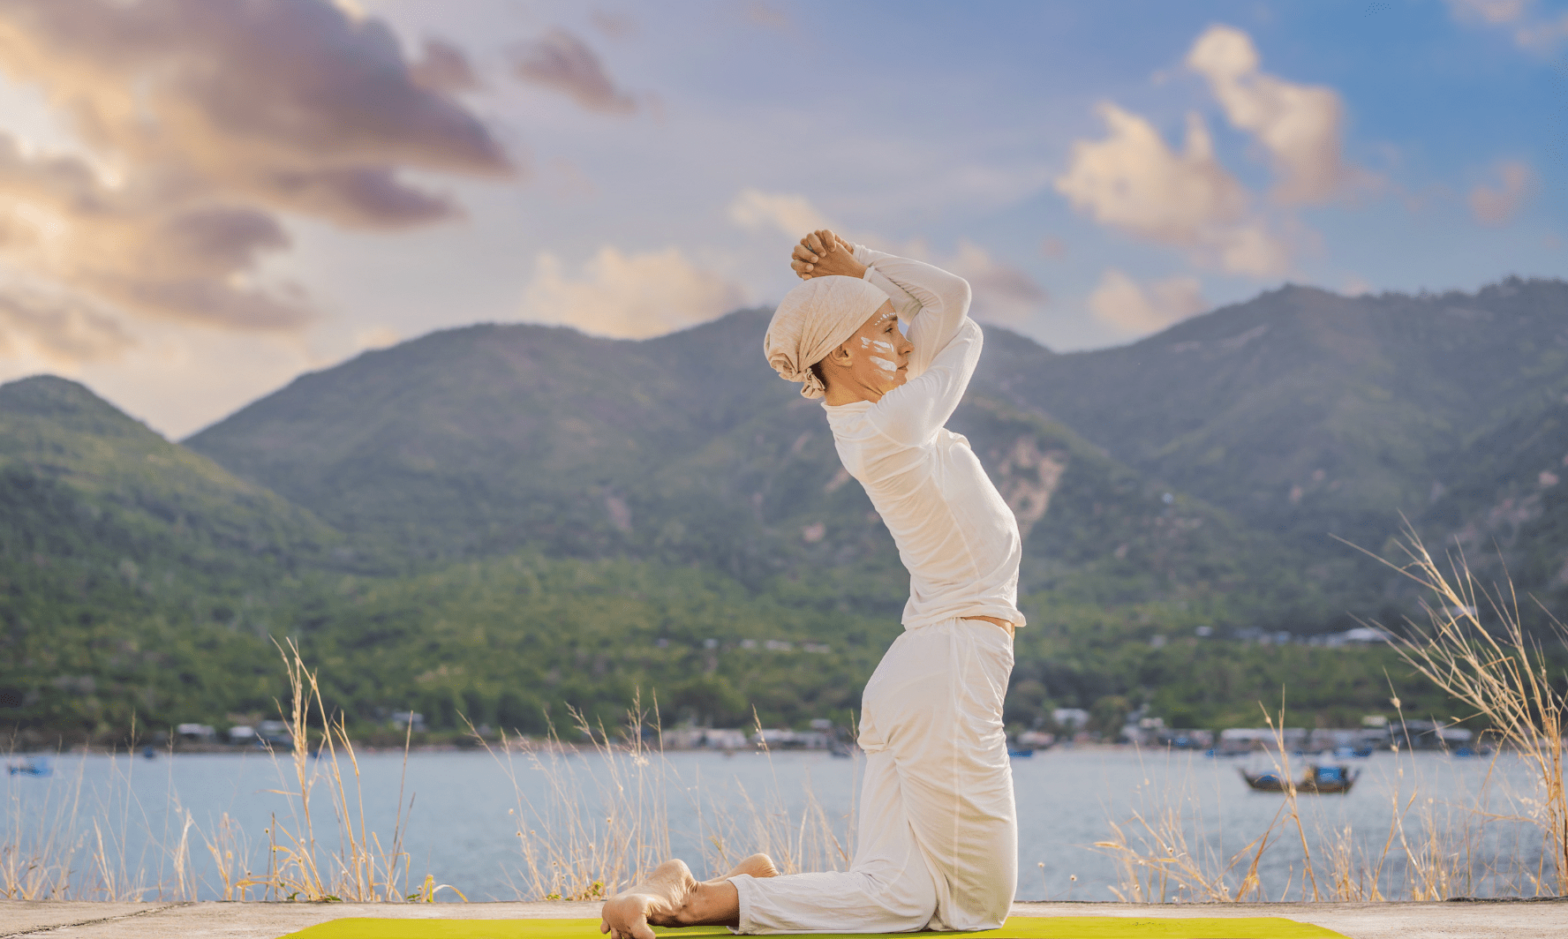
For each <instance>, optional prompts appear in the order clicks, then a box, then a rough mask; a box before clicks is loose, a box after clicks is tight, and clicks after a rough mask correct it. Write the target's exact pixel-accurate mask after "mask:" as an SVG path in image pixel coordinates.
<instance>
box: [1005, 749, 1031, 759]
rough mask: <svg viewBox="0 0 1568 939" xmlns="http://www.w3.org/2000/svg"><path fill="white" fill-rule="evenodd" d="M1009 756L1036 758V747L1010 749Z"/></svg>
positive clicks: (1008, 750)
mask: <svg viewBox="0 0 1568 939" xmlns="http://www.w3.org/2000/svg"><path fill="white" fill-rule="evenodd" d="M1007 755H1008V756H1019V757H1022V756H1034V747H1008V748H1007Z"/></svg>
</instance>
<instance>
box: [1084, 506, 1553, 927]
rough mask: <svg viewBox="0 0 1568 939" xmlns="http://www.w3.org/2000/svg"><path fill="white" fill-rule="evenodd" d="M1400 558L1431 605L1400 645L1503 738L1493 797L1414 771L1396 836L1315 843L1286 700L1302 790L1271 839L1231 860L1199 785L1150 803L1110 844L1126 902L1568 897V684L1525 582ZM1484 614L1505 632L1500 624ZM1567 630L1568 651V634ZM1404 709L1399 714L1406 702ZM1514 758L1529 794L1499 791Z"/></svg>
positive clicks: (1413, 548)
mask: <svg viewBox="0 0 1568 939" xmlns="http://www.w3.org/2000/svg"><path fill="white" fill-rule="evenodd" d="M1399 545H1400V547H1401V548H1402V549H1403V552H1404V554H1405V559H1406V561H1405V563H1403V564H1401V565H1391V566H1394V567H1395V568H1396V569H1397V570H1399V571H1400V572H1401V573H1403V574H1405V575H1406V576H1408V577H1411V578H1412V579H1413V580H1415V581H1416V582H1417V583H1419V584H1421V585H1422V586H1423V587H1425V588H1426V589H1427V591H1428V592H1429V594H1430V597H1429V599H1426V600H1423V608H1424V610H1425V612H1426V614H1427V619H1428V623H1427V624H1426V625H1418V624H1416V623H1415V622H1413V621H1407V623H1406V629H1405V630H1403V631H1402V632H1400V633H1397V634H1392V635H1391V639H1390V642H1391V643H1392V644H1393V646H1394V648H1395V649H1396V651H1398V653H1399V654H1400V656H1401V657H1402V658H1403V659H1404V660H1405V661H1406V662H1407V663H1409V664H1410V666H1411V667H1412V668H1413V669H1415V671H1416V672H1417V673H1419V674H1420V675H1422V676H1423V677H1425V678H1426V679H1427V680H1429V681H1431V682H1432V683H1433V684H1434V685H1436V686H1437V687H1438V688H1439V689H1441V690H1442V691H1444V692H1445V693H1447V694H1448V695H1449V696H1450V697H1452V698H1454V699H1456V700H1458V701H1461V702H1463V703H1464V704H1466V705H1468V706H1469V707H1470V708H1471V709H1473V712H1474V713H1473V714H1472V715H1471V717H1472V718H1478V719H1480V720H1484V721H1485V722H1486V723H1487V725H1488V726H1489V730H1488V731H1487V735H1488V736H1489V737H1490V739H1491V740H1492V741H1493V742H1495V743H1496V744H1497V745H1498V746H1497V749H1496V752H1495V754H1494V756H1493V758H1492V760H1493V762H1492V763H1491V765H1490V766H1489V767H1488V772H1487V774H1486V776H1485V778H1484V779H1483V781H1482V783H1481V787H1480V790H1479V791H1477V792H1475V793H1472V794H1470V797H1469V799H1468V800H1467V801H1465V802H1462V803H1438V802H1437V801H1436V800H1435V799H1434V798H1432V797H1426V798H1423V797H1422V794H1421V784H1420V781H1419V779H1417V778H1415V777H1414V775H1413V774H1412V776H1411V777H1410V778H1408V779H1407V777H1406V775H1405V765H1404V763H1403V762H1401V763H1399V764H1397V769H1396V778H1395V787H1394V789H1393V791H1392V792H1391V794H1390V803H1391V804H1390V816H1389V827H1388V830H1387V831H1386V832H1381V833H1372V834H1370V835H1369V836H1368V837H1367V838H1361V837H1358V835H1357V833H1356V832H1355V831H1354V830H1353V828H1352V826H1351V825H1350V824H1349V823H1346V824H1343V825H1340V826H1337V827H1333V828H1327V829H1326V828H1324V827H1323V825H1322V822H1321V820H1319V821H1317V822H1315V823H1313V824H1312V825H1311V826H1310V828H1311V830H1309V825H1308V823H1307V822H1306V820H1305V819H1304V818H1303V815H1302V812H1301V803H1300V799H1299V795H1300V794H1299V793H1298V792H1297V789H1296V784H1295V775H1296V774H1295V771H1294V770H1293V768H1292V766H1291V759H1290V751H1289V749H1288V748H1287V747H1286V745H1285V739H1284V720H1283V715H1284V708H1283V703H1282V705H1281V710H1280V712H1279V714H1278V719H1276V715H1272V714H1269V712H1268V711H1267V709H1264V718H1265V721H1266V722H1267V724H1268V725H1269V726H1270V728H1272V729H1273V730H1274V743H1275V747H1274V749H1273V750H1272V751H1271V754H1272V758H1273V761H1274V769H1275V772H1276V773H1278V774H1279V776H1280V777H1281V778H1282V779H1284V780H1285V781H1286V788H1285V792H1284V793H1283V797H1282V801H1281V804H1280V809H1279V811H1278V812H1276V813H1275V815H1274V817H1273V819H1272V820H1271V821H1270V822H1269V824H1268V825H1267V826H1266V827H1265V829H1264V830H1263V832H1262V833H1260V834H1259V835H1257V837H1255V838H1254V839H1253V840H1252V841H1250V842H1249V843H1248V844H1247V845H1246V846H1245V847H1243V848H1241V849H1240V850H1238V851H1234V852H1232V853H1229V854H1226V853H1225V852H1224V851H1223V850H1221V848H1220V847H1219V841H1218V839H1216V838H1214V837H1212V836H1211V833H1210V832H1209V831H1208V829H1207V827H1206V826H1205V824H1204V820H1203V816H1202V811H1201V805H1200V804H1199V802H1198V800H1196V799H1195V798H1193V797H1192V795H1191V793H1190V792H1188V791H1186V789H1185V788H1182V789H1178V790H1176V791H1169V790H1167V791H1163V792H1158V793H1151V792H1144V793H1141V795H1142V804H1141V805H1140V806H1138V807H1136V808H1134V809H1133V810H1132V811H1131V812H1130V814H1129V815H1128V816H1127V817H1126V818H1124V819H1122V820H1120V821H1118V820H1116V819H1115V818H1112V819H1110V820H1109V824H1110V828H1111V837H1109V838H1107V839H1105V840H1103V841H1100V842H1097V843H1096V844H1095V847H1096V848H1097V849H1099V850H1100V851H1101V852H1102V853H1105V854H1106V855H1108V856H1109V857H1111V858H1112V860H1113V861H1114V862H1115V863H1116V865H1117V870H1118V883H1117V885H1116V886H1115V887H1113V890H1114V892H1115V893H1116V895H1117V896H1118V897H1121V898H1122V899H1125V900H1128V901H1131V902H1166V901H1168V900H1201V901H1241V900H1249V899H1258V900H1262V899H1281V900H1283V899H1287V898H1290V897H1289V896H1288V895H1289V893H1290V884H1291V883H1292V882H1293V883H1294V884H1295V886H1296V890H1297V895H1296V896H1295V897H1294V899H1301V900H1309V901H1316V900H1335V901H1358V902H1367V901H1379V900H1391V899H1401V900H1446V899H1450V898H1453V897H1460V896H1474V895H1476V894H1477V893H1481V892H1487V891H1490V892H1492V893H1494V894H1495V893H1508V894H1514V895H1531V896H1564V895H1568V803H1565V796H1564V788H1563V747H1564V739H1563V733H1564V730H1565V727H1564V715H1565V711H1568V697H1565V692H1564V691H1563V690H1561V686H1560V685H1554V684H1553V683H1552V680H1551V675H1550V673H1549V671H1548V666H1547V663H1546V658H1545V656H1544V654H1543V650H1542V647H1541V645H1540V643H1539V642H1538V641H1536V640H1534V639H1532V638H1531V637H1529V636H1527V635H1526V633H1525V631H1524V628H1523V625H1522V621H1521V618H1520V616H1519V608H1518V599H1517V596H1516V595H1515V593H1514V590H1513V587H1512V585H1511V584H1505V586H1504V587H1502V588H1500V589H1492V590H1488V589H1486V588H1485V587H1483V586H1481V585H1480V584H1478V583H1477V581H1476V579H1475V577H1474V576H1473V575H1472V573H1471V572H1470V570H1469V568H1468V567H1467V566H1466V565H1465V563H1464V559H1463V557H1462V556H1461V557H1459V558H1457V559H1456V560H1455V561H1454V562H1453V563H1452V564H1451V568H1450V572H1449V573H1448V574H1446V575H1445V573H1444V571H1443V570H1442V568H1441V567H1440V566H1439V565H1438V563H1437V562H1436V561H1435V560H1434V559H1433V558H1432V556H1431V554H1430V553H1428V551H1427V549H1426V548H1425V546H1424V545H1422V543H1421V540H1420V538H1419V537H1418V536H1417V535H1416V533H1415V532H1414V530H1413V529H1410V528H1408V527H1407V529H1406V531H1405V537H1404V539H1403V540H1402V541H1401V542H1400V543H1399ZM1548 616H1549V617H1550V614H1548ZM1483 617H1485V618H1486V619H1489V620H1494V621H1495V624H1494V625H1490V626H1489V625H1487V623H1486V622H1485V621H1484V620H1483ZM1551 622H1552V624H1553V626H1554V627H1555V628H1556V629H1557V631H1558V634H1559V636H1560V637H1562V638H1564V639H1568V632H1564V630H1563V628H1562V626H1561V623H1560V622H1559V621H1558V620H1556V619H1555V618H1553V619H1551ZM1392 703H1393V704H1394V707H1395V709H1396V710H1397V709H1398V708H1399V698H1398V696H1397V694H1396V695H1395V696H1394V697H1393V699H1392ZM1456 721H1457V719H1456ZM1400 723H1401V724H1403V717H1402V716H1401V718H1400ZM1395 752H1396V756H1397V755H1398V752H1399V748H1398V746H1396V747H1395ZM1504 758H1511V759H1518V760H1520V761H1522V763H1523V764H1524V765H1525V766H1527V767H1528V768H1529V773H1528V774H1527V775H1528V777H1529V780H1530V782H1529V785H1528V786H1526V787H1525V789H1526V791H1514V790H1513V789H1512V787H1511V786H1508V785H1507V784H1505V783H1502V782H1499V781H1498V779H1497V774H1496V770H1497V768H1498V762H1497V761H1498V760H1501V759H1504ZM1411 765H1412V768H1413V765H1414V764H1411ZM1406 785H1409V787H1410V788H1409V789H1406V788H1405V787H1406ZM1494 801H1495V802H1496V803H1501V805H1500V806H1494ZM1520 826H1529V828H1530V829H1533V830H1535V831H1536V832H1537V834H1538V836H1539V838H1540V848H1541V849H1540V850H1539V851H1538V852H1530V851H1528V850H1518V848H1521V847H1523V846H1520V845H1519V844H1518V841H1517V837H1518V833H1519V831H1520ZM1508 834H1513V835H1514V836H1515V846H1516V850H1514V851H1511V852H1509V851H1497V850H1495V849H1488V848H1487V844H1488V839H1494V840H1495V838H1497V837H1499V836H1506V835H1508ZM1286 843H1290V844H1291V845H1292V849H1291V853H1292V856H1291V858H1290V859H1289V861H1288V863H1290V865H1291V868H1290V870H1291V874H1290V878H1291V879H1290V880H1288V881H1287V884H1286V886H1285V887H1284V889H1283V890H1282V891H1281V892H1279V893H1277V894H1275V895H1274V896H1272V897H1271V896H1269V895H1267V894H1266V892H1265V891H1264V889H1263V886H1262V882H1261V879H1260V877H1259V873H1258V871H1259V867H1260V862H1261V861H1262V860H1263V859H1264V857H1265V855H1266V854H1269V853H1270V852H1275V853H1277V852H1280V851H1283V850H1286V849H1285V848H1284V845H1285V844H1286ZM1314 845H1317V848H1316V849H1314ZM1519 858H1533V859H1534V860H1533V861H1531V862H1529V863H1531V864H1533V867H1531V866H1525V865H1521V864H1520V863H1518V859H1519ZM1297 865H1299V867H1298V866H1297Z"/></svg>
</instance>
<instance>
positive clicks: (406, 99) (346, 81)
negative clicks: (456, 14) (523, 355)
mask: <svg viewBox="0 0 1568 939" xmlns="http://www.w3.org/2000/svg"><path fill="white" fill-rule="evenodd" d="M357 9H358V8H357V7H354V6H352V5H349V6H344V5H343V4H342V3H338V4H334V3H331V2H323V0H297V2H293V3H286V4H284V3H273V4H266V3H251V4H213V3H209V2H207V0H139V2H137V3H130V4H128V3H122V2H117V0H80V2H75V3H57V2H51V0H9V2H6V3H4V4H3V5H0V72H3V73H4V75H5V77H6V78H7V79H9V80H10V81H11V82H12V83H14V84H16V85H18V86H21V87H26V88H29V89H33V90H36V91H37V92H38V93H39V94H40V95H41V97H42V99H43V100H46V101H48V102H50V106H51V107H52V108H53V110H54V111H55V112H56V117H58V118H59V123H60V125H61V129H62V130H63V131H64V132H65V137H66V138H67V140H68V141H69V144H68V145H66V146H64V147H62V148H61V149H59V150H58V151H57V152H43V151H41V150H39V149H37V148H34V147H31V146H29V145H27V144H26V143H25V142H24V141H23V140H22V139H21V138H20V137H19V136H17V135H13V134H11V133H8V132H0V270H3V271H4V272H5V273H6V274H8V275H18V274H19V273H20V272H25V279H26V280H27V281H28V284H27V285H26V286H27V288H28V289H29V290H31V289H32V288H33V287H34V286H35V285H36V287H37V290H34V291H33V292H32V293H29V294H28V295H27V296H26V297H23V298H22V299H14V298H13V299H11V300H8V301H7V302H8V304H9V306H8V308H7V310H6V311H5V312H4V314H3V318H4V325H3V329H4V331H5V335H6V336H7V337H10V338H14V339H18V340H19V344H17V345H16V346H15V348H17V349H19V348H21V344H25V343H21V342H20V341H24V340H25V342H30V343H33V344H34V345H36V347H37V348H38V349H39V350H42V351H41V352H40V354H45V353H46V354H47V355H48V356H50V357H53V358H55V359H65V358H70V357H71V356H77V357H79V358H80V360H81V361H102V360H104V359H105V358H110V357H113V356H114V355H116V354H118V353H119V352H120V351H121V350H123V349H124V348H125V347H126V346H127V344H128V343H129V342H130V335H129V334H128V333H127V332H126V331H125V329H124V327H125V326H134V327H135V328H136V338H137V339H141V338H143V337H144V336H146V335H151V333H150V332H149V331H148V330H149V329H150V324H153V323H156V322H159V321H164V322H175V323H183V324H188V325H190V324H194V325H201V326H205V327H209V328H213V329H222V330H235V331H241V332H249V333H256V332H266V331H272V332H282V333H296V334H297V333H298V332H299V331H300V330H301V329H302V328H304V327H305V326H307V325H309V324H310V323H312V322H314V321H316V320H317V319H318V318H319V312H318V311H317V310H316V308H315V306H314V305H313V303H312V302H311V300H310V298H309V297H308V296H306V295H305V293H304V291H303V290H302V289H301V288H299V287H298V286H297V285H294V284H291V283H288V282H275V281H274V280H273V279H271V278H269V277H267V276H266V270H267V268H266V264H265V262H266V261H267V260H268V259H270V258H272V257H275V256H276V255H277V254H278V253H279V252H282V251H284V250H286V249H288V248H289V247H291V245H292V239H291V236H290V232H289V230H288V229H286V228H285V227H284V224H283V218H284V217H285V216H302V217H306V218H310V219H314V220H316V221H321V222H326V223H328V224H329V225H333V226H337V227H343V228H350V229H383V230H391V229H405V228H410V227H416V226H421V225H426V224H430V223H434V222H440V221H447V220H451V219H455V218H457V217H459V216H460V215H461V210H460V207H459V206H458V205H457V204H456V203H455V202H453V201H452V200H451V199H450V198H449V197H447V196H445V195H443V194H441V193H439V192H435V191H432V190H427V189H424V188H420V187H419V186H417V185H415V184H412V183H410V182H409V181H408V180H407V179H406V178H405V173H406V171H408V170H416V171H426V172H429V173H433V174H434V173H441V174H446V173H454V174H460V175H467V176H475V177H498V178H499V177H511V176H516V174H517V168H516V167H515V166H514V165H513V163H512V160H511V158H510V157H509V156H508V155H507V154H506V153H505V152H504V151H503V149H502V147H501V145H500V143H499V141H498V140H497V139H496V138H495V136H494V135H493V134H492V133H491V131H490V129H489V127H488V125H487V124H485V123H484V121H483V120H482V119H481V118H480V116H479V115H478V114H477V113H475V112H473V111H471V110H470V109H469V108H468V106H467V105H466V104H464V103H463V102H462V101H461V100H459V99H458V98H456V97H454V95H453V93H452V92H453V90H454V89H456V88H458V87H459V86H461V85H462V84H463V70H464V68H466V59H464V57H463V55H462V53H461V51H460V50H458V49H457V48H456V47H454V46H449V45H445V44H440V43H435V44H432V45H429V46H427V49H426V59H425V60H424V61H423V62H422V63H411V62H409V61H407V60H406V59H405V58H404V56H403V52H402V47H401V45H400V44H399V42H398V40H397V37H396V35H395V34H394V33H393V32H392V30H391V29H390V28H389V27H388V26H387V25H386V24H385V23H384V22H382V21H380V20H378V19H375V18H369V17H366V16H365V15H364V14H363V13H362V12H354V11H355V10H357ZM345 10H348V11H349V12H345ZM279 49H287V50H288V56H287V62H286V67H280V60H279V57H278V50H279ZM469 77H471V75H470V76H469ZM7 289H9V285H7ZM38 297H47V298H48V299H47V300H38V299H37V298H38ZM29 337H30V338H29ZM9 354H10V355H12V356H13V357H15V356H17V355H21V354H22V353H20V352H15V351H13V352H12V353H9Z"/></svg>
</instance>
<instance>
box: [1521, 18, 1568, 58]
mask: <svg viewBox="0 0 1568 939" xmlns="http://www.w3.org/2000/svg"><path fill="white" fill-rule="evenodd" d="M1564 39H1568V13H1564V14H1563V15H1562V16H1559V17H1558V18H1557V19H1555V20H1548V21H1546V22H1542V23H1534V24H1530V25H1526V26H1521V27H1519V28H1518V29H1516V30H1514V42H1516V43H1518V44H1519V45H1520V46H1522V47H1523V48H1526V49H1531V50H1533V51H1536V52H1547V51H1550V50H1551V49H1553V48H1555V47H1556V46H1557V44H1558V43H1560V42H1562V41H1563V40H1564Z"/></svg>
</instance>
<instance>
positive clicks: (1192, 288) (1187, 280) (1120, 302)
mask: <svg viewBox="0 0 1568 939" xmlns="http://www.w3.org/2000/svg"><path fill="white" fill-rule="evenodd" d="M1205 306H1207V303H1206V302H1205V301H1204V299H1203V285H1202V284H1200V283H1199V282H1198V279H1197V278H1196V277H1192V276H1190V275H1180V276H1176V277H1168V278H1166V279H1164V280H1159V281H1155V282H1154V283H1152V284H1150V285H1148V287H1144V286H1143V285H1141V284H1139V283H1138V282H1137V281H1135V280H1133V279H1132V278H1131V277H1128V276H1127V275H1126V274H1124V273H1122V272H1121V271H1119V270H1117V269H1116V268H1114V267H1113V268H1107V269H1106V270H1105V271H1103V272H1102V273H1101V274H1100V283H1099V285H1098V286H1096V287H1095V288H1094V292H1093V293H1092V294H1090V295H1089V309H1091V310H1092V311H1094V315H1095V318H1097V319H1099V320H1101V321H1102V322H1105V323H1107V324H1109V325H1111V326H1113V327H1115V328H1116V329H1118V330H1120V331H1121V332H1123V333H1127V334H1129V335H1142V334H1144V333H1151V332H1154V331H1155V330H1159V329H1164V328H1165V327H1167V326H1169V325H1171V324H1172V323H1175V322H1178V321H1180V320H1184V319H1186V318H1187V317H1189V316H1192V315H1193V314H1195V313H1200V312H1202V311H1203V309H1204V307H1205Z"/></svg>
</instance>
